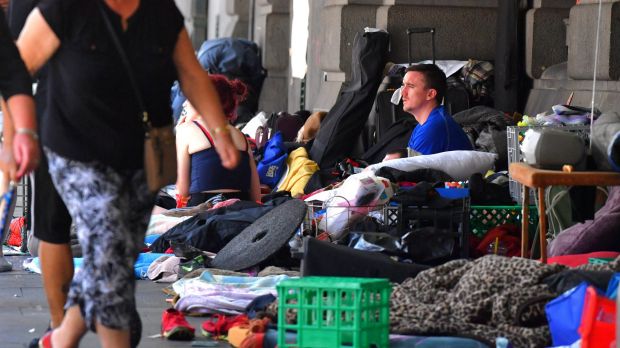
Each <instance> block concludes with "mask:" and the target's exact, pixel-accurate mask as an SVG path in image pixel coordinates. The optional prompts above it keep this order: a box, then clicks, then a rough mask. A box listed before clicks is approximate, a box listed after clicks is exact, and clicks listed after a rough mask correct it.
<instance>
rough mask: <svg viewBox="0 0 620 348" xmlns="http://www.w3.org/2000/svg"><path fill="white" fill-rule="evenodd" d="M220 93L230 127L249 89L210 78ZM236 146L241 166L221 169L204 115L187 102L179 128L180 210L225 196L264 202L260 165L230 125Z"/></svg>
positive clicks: (217, 77)
mask: <svg viewBox="0 0 620 348" xmlns="http://www.w3.org/2000/svg"><path fill="white" fill-rule="evenodd" d="M210 77H211V80H212V81H213V84H214V86H215V89H216V90H217V92H218V94H219V97H220V100H221V102H222V107H223V109H224V114H225V115H226V118H227V119H228V121H229V122H230V123H232V122H234V121H235V118H236V114H235V111H236V109H237V105H238V104H239V102H241V101H242V100H243V98H245V95H246V93H247V87H246V86H245V84H244V83H243V82H241V81H239V80H232V81H229V80H228V79H227V78H226V77H225V76H224V75H210ZM227 129H228V131H229V132H231V135H232V138H233V143H234V145H235V146H236V147H237V150H238V151H239V154H240V156H241V161H240V164H239V166H237V168H235V169H232V170H230V169H226V168H224V167H222V166H221V165H220V160H219V156H218V154H217V152H215V151H214V149H213V135H212V134H211V133H210V132H209V131H208V130H207V127H205V124H204V122H203V121H202V119H201V117H200V115H199V114H198V112H196V110H195V109H194V108H193V107H192V105H191V104H190V103H189V102H188V101H185V103H184V105H183V111H182V112H181V117H180V119H179V125H178V126H177V133H176V142H177V163H178V167H177V185H176V186H177V192H178V194H177V207H179V208H180V207H185V206H190V207H191V206H196V205H198V204H200V203H203V202H205V201H207V200H208V199H209V198H211V197H213V196H215V195H217V194H219V193H224V194H225V197H227V198H239V199H242V200H252V201H258V200H260V184H259V180H258V173H257V171H256V163H255V162H254V158H253V157H252V151H251V149H250V146H249V144H248V141H247V140H246V138H245V135H243V133H241V131H239V130H238V129H237V128H235V127H233V126H231V125H229V126H228V128H227Z"/></svg>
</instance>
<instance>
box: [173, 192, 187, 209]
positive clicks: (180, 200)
mask: <svg viewBox="0 0 620 348" xmlns="http://www.w3.org/2000/svg"><path fill="white" fill-rule="evenodd" d="M189 198H190V196H186V197H183V196H181V195H180V194H178V193H177V194H176V201H177V208H185V207H187V202H189Z"/></svg>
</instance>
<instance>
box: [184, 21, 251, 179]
mask: <svg viewBox="0 0 620 348" xmlns="http://www.w3.org/2000/svg"><path fill="white" fill-rule="evenodd" d="M173 59H174V63H175V66H176V69H177V73H178V75H179V83H180V85H181V90H182V91H183V94H185V95H186V96H187V99H189V101H190V103H191V104H192V105H193V106H194V108H196V110H197V111H198V113H199V114H200V115H202V118H203V120H204V121H205V124H207V126H208V127H209V129H210V130H211V133H212V134H214V136H215V149H216V151H217V153H218V154H219V155H220V158H221V159H222V165H223V166H224V167H226V168H228V169H232V168H235V167H236V166H237V164H239V151H238V150H237V148H236V147H235V145H234V144H233V142H232V138H231V136H230V133H229V131H228V129H227V128H226V126H227V125H228V122H227V121H226V118H225V117H224V113H223V112H222V106H221V104H220V102H219V97H218V94H217V91H216V90H215V88H214V87H213V84H212V83H211V80H210V79H209V76H208V74H207V72H206V71H204V69H202V67H201V66H200V64H199V63H198V60H196V56H195V54H194V50H193V48H192V44H191V42H190V40H189V36H188V35H187V31H186V30H185V29H183V30H181V33H180V34H179V38H178V39H177V43H176V46H175V48H174V55H173Z"/></svg>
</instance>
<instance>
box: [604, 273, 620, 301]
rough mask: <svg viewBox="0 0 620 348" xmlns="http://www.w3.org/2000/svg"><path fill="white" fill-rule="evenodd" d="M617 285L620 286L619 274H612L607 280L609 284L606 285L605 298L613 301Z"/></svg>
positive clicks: (616, 292) (616, 293)
mask: <svg viewBox="0 0 620 348" xmlns="http://www.w3.org/2000/svg"><path fill="white" fill-rule="evenodd" d="M618 284H620V273H614V275H613V276H612V277H611V279H609V284H607V291H606V292H605V297H608V298H610V299H612V300H615V299H616V296H617V295H618Z"/></svg>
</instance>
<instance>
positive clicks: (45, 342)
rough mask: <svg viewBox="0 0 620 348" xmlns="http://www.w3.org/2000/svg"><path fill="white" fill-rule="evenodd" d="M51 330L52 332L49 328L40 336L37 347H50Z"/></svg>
mask: <svg viewBox="0 0 620 348" xmlns="http://www.w3.org/2000/svg"><path fill="white" fill-rule="evenodd" d="M52 332H54V330H49V331H48V332H46V333H45V335H43V337H41V339H40V340H39V348H52Z"/></svg>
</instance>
